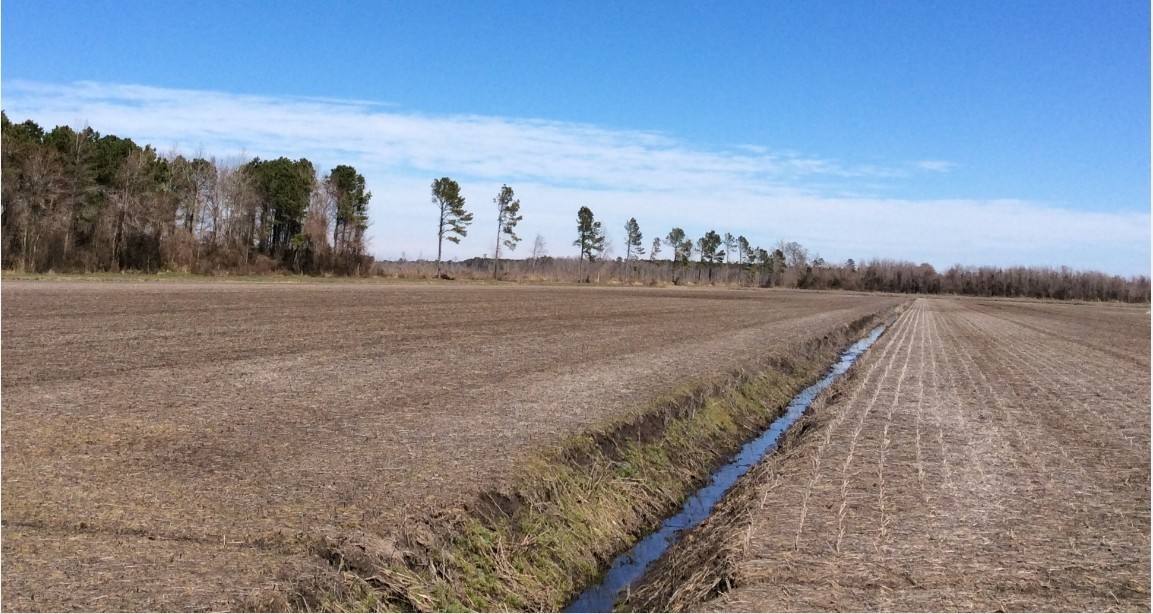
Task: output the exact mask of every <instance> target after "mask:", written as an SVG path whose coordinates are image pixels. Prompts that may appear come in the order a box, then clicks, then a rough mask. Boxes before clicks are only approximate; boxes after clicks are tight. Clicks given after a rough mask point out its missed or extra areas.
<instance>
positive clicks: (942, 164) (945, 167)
mask: <svg viewBox="0 0 1153 614" xmlns="http://www.w3.org/2000/svg"><path fill="white" fill-rule="evenodd" d="M914 166H916V167H917V168H919V169H921V170H924V171H932V172H934V173H947V172H949V171H951V170H953V169H954V168H957V163H956V162H949V161H947V160H918V161H917V162H916V163H914Z"/></svg>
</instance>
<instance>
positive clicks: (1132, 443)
mask: <svg viewBox="0 0 1153 614" xmlns="http://www.w3.org/2000/svg"><path fill="white" fill-rule="evenodd" d="M1149 390H1150V380H1149V315H1148V308H1147V307H1144V306H1142V307H1140V308H1137V307H1120V306H1087V305H1072V304H1052V303H1030V302H1023V301H987V300H976V299H960V300H947V299H918V300H917V301H916V302H915V304H914V305H913V306H912V308H910V309H909V310H908V311H906V312H905V313H904V314H903V315H902V316H901V317H900V319H899V320H898V321H897V322H896V323H895V325H894V326H892V327H891V328H890V330H889V331H888V332H887V333H886V334H885V336H884V337H883V338H882V340H881V341H880V342H879V343H878V344H877V346H875V347H874V348H873V349H872V350H871V351H870V353H869V354H868V355H867V358H866V360H865V361H864V362H863V363H861V364H860V365H858V366H857V368H856V371H855V374H854V375H853V377H852V378H851V379H849V380H846V382H845V385H844V386H843V387H840V389H839V392H838V393H837V394H836V396H834V397H831V398H830V399H829V402H828V403H827V404H824V405H820V404H818V405H817V406H816V407H815V408H814V413H813V414H811V415H810V416H809V417H808V418H807V419H806V421H805V423H804V424H805V429H804V431H803V432H801V433H799V434H794V439H793V440H792V441H791V442H790V443H789V445H788V446H786V447H785V448H782V450H781V451H780V452H779V453H778V454H777V455H775V456H773V457H771V458H770V459H769V460H767V461H766V462H765V463H764V464H763V465H762V466H761V467H760V468H759V469H758V470H757V471H756V472H754V473H753V474H750V477H751V478H752V479H753V480H754V482H753V483H754V484H755V486H754V487H753V491H752V492H751V495H752V496H747V497H746V501H748V508H749V509H748V510H747V511H748V512H749V515H748V517H746V520H745V521H744V522H743V526H740V527H739V528H737V529H733V530H730V531H729V535H730V539H729V546H730V547H731V548H732V551H733V552H735V553H736V555H735V556H734V559H735V563H733V564H732V565H731V572H732V573H731V578H732V580H733V582H734V583H735V588H733V589H732V590H729V591H727V592H725V593H722V594H721V596H720V597H719V598H716V599H714V600H713V601H711V602H708V603H705V604H696V605H695V606H693V605H691V604H690V605H689V606H688V607H692V608H694V609H700V608H706V609H712V610H730V611H731V610H736V611H813V610H849V611H866V610H921V611H933V610H977V611H1019V610H1045V611H1080V610H1090V611H1092V610H1136V611H1148V610H1149V607H1150V601H1149V581H1150V577H1149V564H1150V560H1149V520H1150V518H1149V505H1150V501H1149V478H1150V475H1149V428H1150V425H1149V417H1150V396H1149ZM749 518H751V520H749Z"/></svg>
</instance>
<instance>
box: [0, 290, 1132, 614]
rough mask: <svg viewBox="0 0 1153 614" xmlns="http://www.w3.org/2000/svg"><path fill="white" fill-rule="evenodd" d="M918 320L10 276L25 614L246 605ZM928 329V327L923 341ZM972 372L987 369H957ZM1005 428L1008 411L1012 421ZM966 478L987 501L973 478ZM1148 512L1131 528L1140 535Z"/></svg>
mask: <svg viewBox="0 0 1153 614" xmlns="http://www.w3.org/2000/svg"><path fill="white" fill-rule="evenodd" d="M902 300H904V299H899V298H894V297H885V296H868V295H853V294H837V293H816V292H808V293H806V292H787V291H752V290H747V291H741V290H725V291H721V290H715V291H714V290H658V289H611V288H610V289H595V288H543V287H536V288H534V287H526V286H518V287H467V286H427V285H425V286H415V285H414V286H402V285H375V284H334V283H326V284H239V283H180V284H175V283H173V284H170V283H156V284H128V283H77V282H72V283H55V282H15V281H8V282H5V283H4V284H3V359H4V362H3V367H4V368H3V479H2V481H3V538H4V540H3V565H4V574H3V608H4V609H6V610H45V609H51V610H68V609H99V610H137V609H151V610H155V609H160V610H201V609H210V608H213V609H220V608H230V607H236V606H237V604H239V603H242V601H243V600H244V599H245V598H246V597H247V596H249V595H250V594H252V593H253V592H257V591H263V590H276V589H277V587H278V586H279V583H281V582H283V581H284V579H285V578H290V577H292V576H293V575H294V574H297V573H304V572H306V571H307V569H308V568H309V566H315V565H320V564H323V561H319V560H318V558H317V557H315V556H312V555H311V554H310V553H309V552H306V551H302V550H301V549H300V547H299V546H297V545H295V544H296V542H294V541H293V540H292V539H290V538H291V537H292V536H294V535H299V534H302V533H303V534H307V533H313V532H322V531H337V532H340V531H352V530H363V531H367V532H382V531H387V530H388V528H389V527H391V526H392V525H394V524H395V523H397V522H399V521H400V520H401V519H403V518H406V517H410V516H415V515H422V514H428V513H430V512H431V511H435V510H436V509H439V508H442V507H444V506H448V505H454V504H457V503H459V502H460V501H463V500H465V499H467V498H468V497H471V496H475V494H476V493H478V492H479V491H481V490H482V489H485V488H489V487H492V486H493V485H495V484H499V483H501V482H502V481H504V480H508V479H510V476H511V475H512V474H513V473H515V470H516V467H517V464H518V462H519V460H520V459H521V458H523V457H524V456H525V455H527V454H528V453H530V452H531V451H532V450H534V449H539V448H542V447H547V446H549V445H551V444H553V443H554V442H557V441H559V440H560V439H561V438H563V437H565V436H567V435H571V434H572V433H575V432H580V431H582V430H583V429H586V428H589V427H590V426H592V425H595V424H597V423H599V422H601V421H604V420H606V419H608V418H611V417H612V416H614V415H616V414H618V413H619V412H621V411H623V410H624V409H627V408H630V407H634V406H636V405H638V404H640V403H644V402H646V401H647V400H648V399H651V398H652V397H653V396H654V395H657V394H659V393H661V392H662V391H665V390H667V389H670V388H672V387H675V386H677V385H680V384H682V383H683V382H685V381H686V380H690V379H692V378H695V377H702V376H707V375H709V374H711V373H717V372H721V371H724V370H726V369H732V368H736V367H738V366H740V365H742V364H743V363H745V362H747V361H749V360H751V359H753V358H754V357H756V356H758V355H761V354H763V353H764V351H765V349H766V348H767V347H772V346H778V345H781V344H785V343H789V342H791V341H800V340H803V339H808V338H812V337H816V336H820V335H822V334H824V333H825V332H827V331H829V330H831V329H833V328H834V327H837V326H839V325H841V324H844V323H846V322H849V321H851V320H853V319H855V318H859V317H861V316H863V315H866V314H871V313H875V312H877V311H879V310H881V309H883V308H885V307H888V306H891V305H894V304H896V303H898V302H901V301H902ZM918 313H920V311H918ZM965 313H966V314H967V317H968V318H969V319H974V318H982V319H987V320H988V321H989V322H990V323H993V324H995V325H996V326H998V327H1000V328H1001V329H1005V330H1008V331H1010V332H1016V333H1017V334H1020V335H1023V336H1030V335H1032V336H1037V335H1039V333H1035V332H1034V331H1033V330H1032V329H1028V328H1023V327H1020V326H1018V325H1014V324H1011V323H1009V322H1008V321H1007V320H1002V319H998V318H993V317H992V316H985V315H983V314H981V313H979V312H975V311H974V312H972V313H969V312H965ZM917 322H920V320H917ZM944 324H947V325H948V326H943V328H945V329H946V330H945V333H951V334H962V335H964V334H968V335H977V334H978V333H976V332H972V331H973V330H975V329H974V328H973V327H974V326H976V325H977V324H980V325H984V321H983V320H982V321H980V322H976V323H969V322H968V321H967V320H965V319H963V318H961V319H945V320H944ZM918 326H922V325H920V324H918ZM909 327H910V324H909V323H908V321H907V320H906V323H905V324H904V325H903V328H902V330H903V329H904V328H909ZM917 330H920V329H917ZM998 330H999V329H998ZM896 332H897V333H898V334H900V331H896ZM1067 332H1068V334H1069V335H1077V334H1079V333H1078V330H1077V329H1070V330H1069V331H1067ZM980 334H982V335H984V334H985V333H980ZM891 338H898V335H897V334H894V335H891ZM900 338H901V339H904V336H903V334H902V336H901V337H900ZM982 338H984V337H982ZM1068 345H1069V347H1075V346H1074V345H1073V344H1072V343H1069V344H1068ZM902 347H903V346H902ZM917 347H918V348H921V349H919V350H917V351H918V352H925V351H926V350H925V349H924V348H925V347H931V348H937V347H939V346H938V345H934V344H933V343H928V344H927V345H926V343H925V342H921V343H920V344H919V345H918V346H917ZM1012 347H1013V348H1014V351H1016V348H1018V347H1021V348H1023V347H1024V346H1017V345H1014V346H1012ZM904 351H905V350H902V352H904ZM974 351H976V350H974ZM886 355H887V354H886ZM948 357H949V358H950V359H951V360H952V361H955V362H963V361H966V360H970V359H968V358H965V357H962V356H958V355H956V354H955V351H954V350H949V352H948ZM1045 358H1046V362H1045V363H1044V364H1043V365H1038V367H1037V368H1038V369H1042V370H1043V372H1044V373H1046V374H1050V373H1052V374H1053V376H1054V377H1056V376H1057V369H1058V368H1059V367H1060V366H1061V365H1066V366H1070V365H1074V366H1075V365H1076V364H1077V363H1071V362H1069V361H1071V360H1073V359H1072V358H1069V357H1065V356H1060V355H1050V354H1046V355H1045ZM942 359H944V357H942ZM1119 360H1120V359H1118V358H1116V357H1115V356H1113V355H1111V354H1103V353H1100V352H1097V353H1094V354H1092V361H1093V362H1091V364H1092V367H1093V368H1095V369H1099V370H1101V371H1107V370H1109V369H1110V368H1111V367H1112V366H1113V365H1114V364H1115V363H1117V361H1119ZM1146 360H1147V357H1146ZM902 361H904V358H903V357H902ZM913 364H914V365H916V364H917V363H916V362H914V363H913ZM965 364H969V363H965ZM1146 364H1147V363H1146ZM1070 368H1072V367H1070ZM913 370H914V371H915V370H916V369H915V368H914V369H913ZM889 371H893V370H889ZM889 371H886V373H889ZM1027 371H1028V369H1027ZM1028 372H1031V371H1028ZM934 373H939V377H942V378H946V379H949V380H950V381H953V380H956V381H957V383H955V384H954V386H955V387H957V389H964V390H967V388H963V386H964V385H968V382H969V380H968V379H966V378H967V377H968V374H967V373H962V374H958V373H955V372H953V371H950V369H949V367H948V366H947V365H942V366H940V367H939V371H935V372H934ZM1061 373H1062V374H1064V372H1061ZM1064 375H1068V376H1069V377H1072V376H1073V375H1074V374H1073V373H1068V374H1064ZM889 377H892V375H890V376H889ZM888 381H889V380H886V382H888ZM1029 381H1032V380H1029ZM1079 381H1081V380H1075V381H1074V383H1077V382H1079ZM1109 381H1111V382H1112V385H1111V387H1109V388H1106V389H1102V390H1101V391H1100V392H1101V393H1102V394H1108V395H1111V397H1118V398H1120V397H1124V398H1125V401H1124V402H1126V403H1136V405H1133V406H1132V408H1134V409H1126V410H1125V413H1124V418H1125V419H1126V420H1135V419H1137V418H1139V416H1130V415H1129V414H1131V413H1133V412H1134V411H1136V409H1140V403H1138V402H1139V401H1140V400H1141V398H1137V397H1135V398H1130V397H1131V396H1132V394H1133V392H1132V391H1131V390H1130V389H1129V385H1130V384H1133V385H1136V384H1139V383H1140V378H1137V379H1136V380H1134V382H1128V380H1124V379H1122V380H1118V379H1117V378H1116V377H1114V378H1113V379H1111V380H1109ZM1049 382H1050V380H1049V379H1044V380H1043V382H1042V383H1043V384H1045V385H1048V383H1049ZM1147 383H1148V382H1147V380H1146V385H1147ZM974 385H976V384H974ZM980 385H982V386H983V385H984V384H983V383H982V384H980ZM993 386H994V388H997V387H999V386H1000V384H996V383H994V384H993ZM981 390H984V388H981ZM1078 390H1083V392H1085V393H1086V394H1089V393H1091V392H1094V391H1096V389H1093V390H1088V389H1086V388H1085V386H1084V385H1082V387H1081V388H1078ZM1001 392H1002V393H1003V395H1006V396H1007V395H1008V394H1009V391H1008V390H1002V391H1001ZM1138 392H1140V391H1138ZM1042 398H1047V397H1042ZM1079 398H1084V399H1085V400H1086V401H1089V400H1090V399H1089V397H1087V396H1084V397H1079ZM1147 401H1148V399H1147V397H1145V401H1144V402H1145V407H1146V409H1147V407H1148V403H1147ZM1006 402H1007V401H1006ZM1118 402H1121V401H1118ZM1006 407H1007V406H1006ZM1125 407H1126V408H1129V407H1130V406H1128V405H1126V406H1125ZM1079 410H1080V408H1063V411H1064V412H1065V413H1062V414H1060V415H1061V416H1068V417H1070V418H1071V416H1072V415H1073V414H1074V412H1075V411H1076V412H1077V413H1080V411H1079ZM931 411H937V412H939V413H941V415H943V416H944V417H946V418H949V417H950V416H953V418H955V416H954V415H953V414H948V413H947V411H946V410H945V409H939V410H931ZM1006 411H1007V410H1006V409H1003V408H1002V409H990V410H988V413H989V415H990V416H994V418H992V419H994V420H995V419H997V418H996V417H997V416H1001V415H1002V414H1005V412H1006ZM1118 411H1120V410H1118ZM998 412H1000V413H998ZM933 415H934V416H936V415H937V414H933ZM1094 415H1095V414H1094ZM1121 418H1122V416H1121V415H1118V416H1112V415H1109V416H1103V417H1098V418H1094V419H1093V420H1092V421H1091V422H1089V423H1088V424H1089V426H1088V427H1086V428H1090V429H1094V430H1092V431H1089V435H1086V436H1100V437H1102V438H1104V437H1105V436H1106V432H1105V430H1103V428H1104V427H1103V426H1102V425H1103V424H1113V423H1114V422H1115V421H1120V420H1121ZM950 419H952V418H950ZM973 419H974V420H975V419H976V418H975V417H974V418H973ZM1022 419H1023V418H1022ZM1144 419H1145V420H1146V422H1145V423H1144V425H1145V426H1142V425H1141V424H1135V423H1134V424H1129V425H1128V427H1127V428H1128V432H1129V433H1130V437H1131V438H1132V442H1131V444H1130V445H1131V448H1124V449H1120V450H1116V449H1114V448H1115V446H1116V437H1115V436H1114V435H1115V434H1114V433H1110V437H1109V442H1110V445H1111V446H1113V447H1109V448H1106V449H1104V450H1103V451H1099V450H1097V449H1096V448H1093V447H1091V446H1090V444H1089V443H1088V441H1087V440H1085V439H1078V440H1077V441H1072V442H1070V443H1071V444H1072V445H1073V446H1074V447H1071V448H1066V449H1063V450H1049V451H1047V454H1049V455H1050V456H1052V458H1049V457H1046V458H1045V460H1046V462H1047V464H1046V468H1050V469H1052V470H1053V471H1057V470H1058V469H1060V468H1069V467H1076V466H1080V465H1082V463H1078V462H1075V461H1081V460H1084V459H1083V458H1082V457H1092V458H1096V456H1095V455H1098V454H1108V455H1110V460H1115V461H1122V460H1126V459H1129V458H1130V457H1129V454H1130V452H1131V453H1132V454H1136V453H1137V452H1138V451H1140V450H1145V449H1147V448H1146V447H1143V446H1146V444H1147V438H1144V437H1145V431H1146V430H1147V420H1148V416H1147V415H1146V416H1145V417H1144ZM869 424H870V425H871V424H872V422H869ZM1038 428H1041V427H1038ZM1062 428H1067V427H1066V426H1063V427H1062ZM1006 429H1007V427H1006ZM934 432H935V431H934ZM996 432H997V434H998V436H999V437H1008V433H1009V431H1008V430H1006V431H1004V432H1002V431H996ZM1061 432H1062V433H1064V432H1065V431H1064V430H1062V431H1061ZM1078 432H1079V431H1078ZM962 435H963V433H962V434H952V433H950V434H949V435H948V437H949V438H950V439H949V440H948V441H946V444H948V443H950V442H952V443H953V445H954V446H959V445H960V444H959V443H957V442H955V441H953V440H952V439H951V438H952V437H959V436H962ZM973 436H975V437H985V436H984V435H982V434H980V433H976V434H973ZM927 441H928V440H927ZM1001 441H1002V440H1001V439H990V440H989V443H988V445H991V446H992V445H1000V442H1001ZM1013 441H1014V442H1016V439H1014V440H1013ZM1093 441H1096V440H1093ZM926 446H928V443H926ZM950 450H951V453H952V454H964V453H966V451H965V450H964V449H963V448H962V447H955V448H950ZM950 460H953V459H952V457H950ZM926 462H928V461H926ZM955 462H957V463H961V460H960V459H958V460H956V461H955ZM1022 462H1023V461H1022ZM1134 462H1135V461H1134ZM1061 463H1065V464H1061ZM930 466H932V467H935V465H930ZM1030 466H1031V465H1030ZM1086 467H1088V468H1086V469H1085V470H1086V471H1092V470H1094V468H1095V467H1096V465H1088V466H1086ZM1141 467H1144V469H1145V471H1146V473H1145V474H1144V475H1145V476H1146V477H1147V469H1148V467H1147V465H1140V464H1138V466H1137V468H1136V469H1133V468H1132V467H1130V468H1129V469H1126V468H1125V467H1123V466H1117V465H1114V466H1113V467H1112V469H1113V473H1111V474H1109V475H1100V476H1096V474H1094V476H1095V477H1096V478H1097V479H1099V480H1104V481H1102V482H1097V483H1096V484H1094V483H1093V481H1092V480H1091V479H1090V477H1091V476H1088V475H1086V476H1085V481H1084V484H1082V482H1077V484H1078V487H1085V488H1096V489H1097V490H1094V491H1093V492H1095V493H1096V492H1098V491H1101V490H1102V489H1103V490H1104V492H1106V493H1112V492H1114V490H1115V489H1114V488H1113V487H1112V486H1110V484H1112V482H1109V481H1108V480H1113V481H1115V480H1118V479H1122V477H1124V478H1125V479H1129V480H1133V483H1134V484H1137V483H1138V482H1139V481H1140V476H1139V475H1131V473H1132V471H1135V470H1137V469H1140V468H1141ZM966 469H967V467H964V466H961V467H957V468H956V469H954V471H955V472H958V476H961V475H963V474H962V473H960V472H963V471H965V470H966ZM933 470H934V471H935V470H936V469H933ZM986 471H987V472H989V471H991V469H986ZM1125 471H1129V472H1130V473H1125ZM1118 472H1120V473H1118ZM1077 475H1078V476H1079V475H1081V474H1077ZM1014 477H1015V476H1004V480H1005V482H1006V486H1005V487H1006V488H1010V489H1018V490H1019V489H1022V488H1029V487H1030V486H1029V485H1028V484H1027V483H1026V484H1022V483H1019V482H1015V481H1014V480H1013V479H1010V478H1014ZM1042 477H1043V478H1044V479H1050V478H1051V479H1057V478H1058V477H1062V478H1064V477H1065V476H1057V475H1055V474H1053V475H1050V474H1045V475H1044V476H1042ZM1077 479H1078V480H1080V479H1081V478H1077ZM1066 483H1067V482H1066ZM949 484H950V485H953V484H956V488H965V487H969V486H970V485H969V484H968V483H967V482H965V481H963V480H962V479H960V477H954V478H953V480H952V481H951V482H949ZM1134 488H1137V486H1134ZM980 489H981V490H980V492H986V490H987V487H986V486H984V485H982V486H980ZM963 492H967V491H957V496H960V494H959V493H963ZM1013 492H1016V491H1013ZM1142 492H1143V493H1144V494H1142V495H1141V496H1143V497H1145V498H1144V499H1140V497H1137V499H1134V502H1139V500H1144V501H1145V503H1146V511H1147V503H1148V495H1147V491H1142ZM950 493H954V491H952V490H949V491H945V494H950ZM1138 494H1140V493H1138ZM1060 495H1061V496H1067V495H1068V493H1066V492H1065V491H1062V492H1061V493H1060ZM995 496H996V497H997V498H1003V497H1004V496H1006V495H1005V494H1004V493H998V494H996V495H995ZM1134 496H1135V497H1136V496H1137V495H1134ZM1010 500H1012V499H1010ZM1134 502H1129V503H1127V505H1128V506H1129V507H1126V508H1121V509H1120V510H1119V512H1120V516H1118V517H1119V518H1121V519H1125V521H1126V522H1130V520H1129V519H1130V517H1131V511H1132V510H1131V509H1129V508H1131V507H1132V505H1134V504H1135V503H1134ZM1114 503H1115V504H1119V503H1123V502H1118V501H1114ZM1006 513H1007V512H1006ZM1136 521H1137V520H1136V519H1133V520H1132V522H1136ZM887 522H889V523H890V524H892V521H887ZM895 526H896V525H892V528H891V529H890V530H896V529H895ZM1137 545H1140V544H1137ZM1145 545H1146V546H1147V542H1145ZM1117 547H1120V546H1117Z"/></svg>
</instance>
